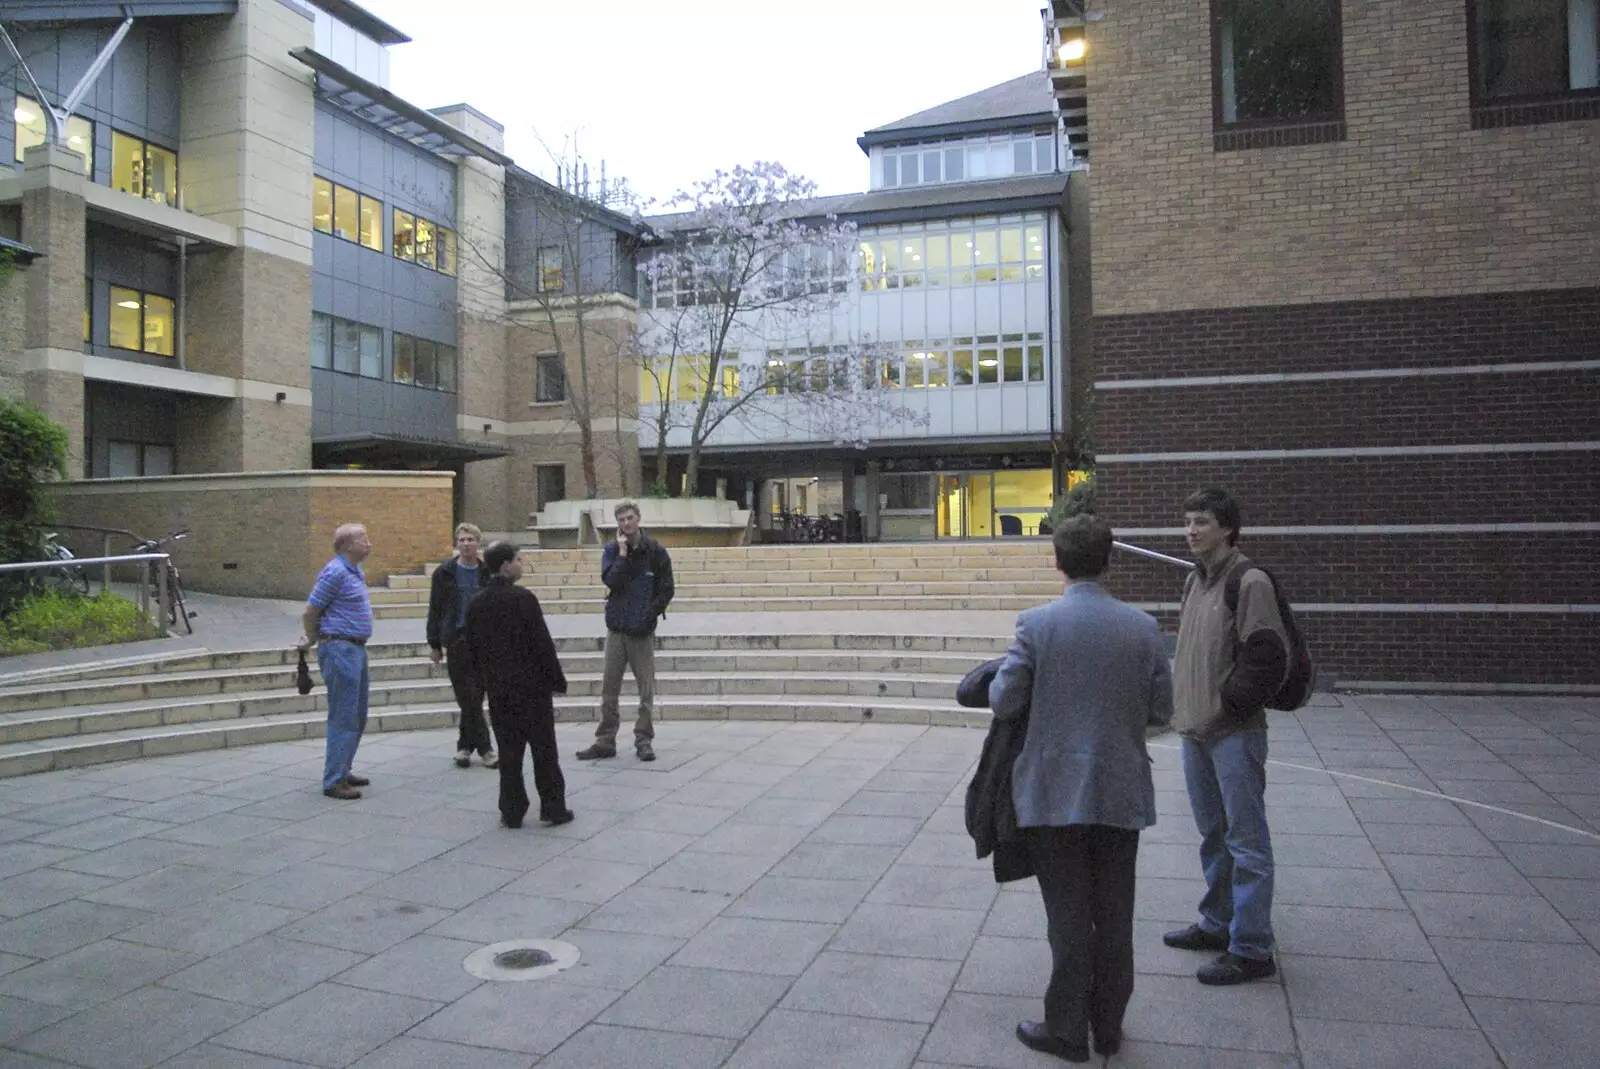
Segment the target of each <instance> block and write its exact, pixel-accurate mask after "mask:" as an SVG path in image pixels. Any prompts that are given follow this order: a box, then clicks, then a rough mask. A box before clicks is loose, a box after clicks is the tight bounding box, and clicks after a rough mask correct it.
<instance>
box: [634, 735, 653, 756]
mask: <svg viewBox="0 0 1600 1069" xmlns="http://www.w3.org/2000/svg"><path fill="white" fill-rule="evenodd" d="M633 752H634V753H636V754H638V755H639V760H641V761H654V760H655V759H656V751H655V747H653V746H651V745H650V743H648V742H647V741H645V740H644V739H640V740H639V741H638V742H637V743H635V744H634V747H633Z"/></svg>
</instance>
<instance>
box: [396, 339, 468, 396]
mask: <svg viewBox="0 0 1600 1069" xmlns="http://www.w3.org/2000/svg"><path fill="white" fill-rule="evenodd" d="M402 346H405V347H407V348H409V349H410V350H411V354H412V355H411V378H410V380H409V381H406V380H402V379H400V378H399V375H398V369H399V367H400V362H399V360H398V359H397V358H396V355H395V354H396V353H398V351H399V349H400V348H401V347H402ZM389 348H390V371H389V374H388V377H387V381H390V382H394V383H398V384H399V385H402V386H412V387H415V388H416V389H419V390H432V391H433V392H435V393H459V392H460V386H459V379H458V376H459V375H460V357H461V353H460V350H459V349H458V348H457V347H456V346H454V345H451V344H450V343H449V342H442V341H434V340H433V339H432V338H423V337H420V336H418V335H415V334H405V333H402V332H401V331H398V330H396V331H392V332H391V335H390V341H389ZM425 362H426V363H427V365H428V369H429V372H430V376H429V377H430V379H431V381H429V382H422V381H420V380H421V378H422V375H421V372H422V369H423V365H424V363H425ZM446 379H448V380H449V381H448V382H446V381H445V380H446Z"/></svg>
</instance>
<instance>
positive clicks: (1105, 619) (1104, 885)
mask: <svg viewBox="0 0 1600 1069" xmlns="http://www.w3.org/2000/svg"><path fill="white" fill-rule="evenodd" d="M1054 543H1055V556H1056V567H1057V568H1059V569H1060V570H1061V572H1062V573H1063V574H1064V575H1065V576H1066V579H1067V588H1066V592H1065V593H1064V594H1063V595H1062V596H1061V597H1060V598H1059V599H1057V600H1056V601H1053V602H1051V603H1050V604H1048V605H1043V606H1040V607H1039V608H1037V609H1029V610H1028V611H1026V612H1024V613H1022V614H1021V615H1020V616H1018V617H1017V637H1016V641H1014V642H1013V643H1012V644H1011V648H1010V649H1009V650H1008V651H1007V652H1006V659H1005V664H1004V665H1003V666H1002V667H1001V669H1000V672H999V674H998V675H997V676H996V677H995V680H994V682H993V683H992V684H991V685H990V688H989V704H990V706H991V707H992V708H993V710H994V715H995V716H996V717H997V718H1005V717H1017V716H1026V717H1028V733H1027V738H1026V741H1025V742H1024V743H1023V747H1022V753H1021V754H1020V755H1019V756H1018V757H1017V762H1016V765H1015V767H1014V770H1013V773H1012V776H1013V783H1012V798H1013V800H1014V801H1015V803H1016V809H1017V824H1018V826H1019V827H1020V828H1022V835H1023V841H1024V843H1025V844H1026V846H1027V849H1028V854H1029V856H1030V858H1031V859H1032V860H1033V864H1034V869H1035V871H1036V872H1037V874H1038V877H1039V891H1040V893H1041V894H1042V895H1043V897H1044V908H1045V916H1046V918H1047V920H1048V923H1049V939H1050V954H1051V958H1052V962H1053V968H1052V971H1051V974H1050V987H1049V989H1048V990H1047V991H1046V993H1045V999H1044V1008H1045V1015H1044V1016H1045V1019H1044V1021H1043V1022H1036V1021H1022V1022H1020V1023H1019V1024H1018V1025H1017V1038H1018V1039H1020V1040H1021V1041H1022V1042H1023V1043H1025V1044H1027V1045H1028V1046H1029V1047H1031V1048H1033V1049H1034V1050H1038V1051H1043V1052H1045V1053H1047V1054H1053V1055H1056V1056H1057V1057H1060V1058H1065V1059H1067V1060H1068V1061H1075V1062H1084V1061H1088V1060H1089V1032H1090V1029H1091V1028H1092V1029H1093V1032H1094V1049H1095V1051H1096V1053H1099V1054H1102V1055H1110V1054H1114V1053H1116V1051H1117V1049H1118V1047H1119V1046H1120V1045H1121V1042H1122V1016H1123V1013H1124V1012H1126V1010H1127V1008H1128V1000H1129V999H1130V998H1131V997H1132V996H1133V895H1134V865H1135V861H1136V859H1137V857H1138V852H1139V832H1140V831H1141V830H1142V829H1144V828H1148V827H1150V826H1151V825H1152V824H1154V823H1155V822H1156V803H1155V785H1154V783H1153V782H1152V781H1151V777H1150V755H1149V751H1148V750H1146V749H1145V729H1146V728H1147V727H1148V726H1150V725H1152V724H1165V723H1167V722H1168V721H1170V720H1171V719H1172V671H1171V668H1170V666H1169V664H1168V662H1167V652H1166V647H1165V644H1164V643H1163V642H1162V639H1161V634H1160V631H1159V630H1158V629H1157V627H1156V622H1155V620H1154V619H1153V618H1151V617H1150V616H1149V615H1147V614H1145V613H1143V612H1140V611H1139V610H1137V609H1135V608H1133V607H1132V606H1130V605H1126V604H1124V603H1123V602H1121V601H1118V600H1117V599H1116V598H1114V597H1112V596H1111V595H1110V594H1108V593H1106V591H1105V590H1104V589H1103V588H1102V587H1101V586H1100V584H1099V582H1098V580H1099V577H1100V574H1101V573H1102V572H1104V571H1105V568H1106V565H1107V564H1108V563H1109V561H1110V558H1111V528H1110V527H1108V526H1107V525H1106V523H1105V521H1104V520H1101V519H1100V518H1099V517H1097V516H1074V517H1072V518H1071V519H1069V520H1068V521H1067V522H1066V523H1064V524H1062V525H1061V527H1060V529H1059V530H1057V531H1056V532H1055V535H1054Z"/></svg>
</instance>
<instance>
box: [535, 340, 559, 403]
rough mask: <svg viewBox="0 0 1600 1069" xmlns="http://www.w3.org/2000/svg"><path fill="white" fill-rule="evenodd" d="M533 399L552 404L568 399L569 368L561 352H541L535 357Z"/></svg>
mask: <svg viewBox="0 0 1600 1069" xmlns="http://www.w3.org/2000/svg"><path fill="white" fill-rule="evenodd" d="M534 380H535V381H534V394H533V399H534V400H535V401H538V402H539V403H541V404H552V403H554V402H556V401H565V400H566V399H567V370H566V366H565V364H564V363H563V362H562V359H561V354H560V353H540V354H539V355H538V356H537V357H535V367H534Z"/></svg>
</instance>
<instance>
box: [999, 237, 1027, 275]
mask: <svg viewBox="0 0 1600 1069" xmlns="http://www.w3.org/2000/svg"><path fill="white" fill-rule="evenodd" d="M1000 263H1001V265H1002V266H1001V268H1000V281H1001V282H1020V281H1021V280H1022V230H1021V228H1019V227H1014V226H1008V227H1006V228H1005V229H1004V230H1002V231H1000Z"/></svg>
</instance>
